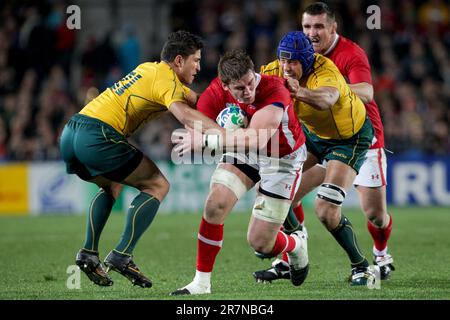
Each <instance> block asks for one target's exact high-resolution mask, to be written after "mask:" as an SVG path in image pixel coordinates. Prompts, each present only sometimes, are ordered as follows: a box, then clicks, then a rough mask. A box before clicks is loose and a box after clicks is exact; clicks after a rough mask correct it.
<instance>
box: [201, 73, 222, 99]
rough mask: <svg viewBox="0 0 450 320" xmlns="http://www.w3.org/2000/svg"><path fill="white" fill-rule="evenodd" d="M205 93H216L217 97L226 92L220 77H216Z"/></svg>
mask: <svg viewBox="0 0 450 320" xmlns="http://www.w3.org/2000/svg"><path fill="white" fill-rule="evenodd" d="M205 92H214V94H216V95H221V94H222V93H224V92H225V90H224V89H223V87H222V83H221V82H220V79H219V77H215V78H214V79H213V80H212V81H211V82H210V83H209V86H208V87H207V88H206V89H205Z"/></svg>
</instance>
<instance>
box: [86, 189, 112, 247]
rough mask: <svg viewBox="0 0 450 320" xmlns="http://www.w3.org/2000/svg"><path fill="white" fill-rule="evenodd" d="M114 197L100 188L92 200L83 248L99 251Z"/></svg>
mask: <svg viewBox="0 0 450 320" xmlns="http://www.w3.org/2000/svg"><path fill="white" fill-rule="evenodd" d="M114 201H115V199H114V197H113V196H112V195H110V194H108V193H106V192H105V190H103V189H100V190H99V191H98V192H97V194H96V195H95V197H94V199H92V201H91V205H90V206H89V212H88V219H87V226H86V240H85V242H84V246H83V248H85V249H87V250H90V251H98V241H99V239H100V234H101V233H102V231H103V228H104V227H105V224H106V221H107V220H108V217H109V215H110V213H111V209H112V207H113V205H114Z"/></svg>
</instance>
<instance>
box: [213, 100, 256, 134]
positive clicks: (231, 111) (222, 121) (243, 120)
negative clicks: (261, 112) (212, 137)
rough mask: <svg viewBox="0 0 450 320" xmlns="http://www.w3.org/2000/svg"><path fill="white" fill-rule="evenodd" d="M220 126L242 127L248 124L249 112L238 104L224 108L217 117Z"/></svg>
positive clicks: (229, 127)
mask: <svg viewBox="0 0 450 320" xmlns="http://www.w3.org/2000/svg"><path fill="white" fill-rule="evenodd" d="M216 122H217V123H218V124H219V126H221V127H223V128H225V129H231V130H234V129H240V128H245V127H247V125H248V119H247V114H246V113H245V111H244V110H242V109H241V108H239V107H238V106H231V107H227V108H225V109H223V110H222V111H221V112H220V113H219V115H218V116H217V118H216Z"/></svg>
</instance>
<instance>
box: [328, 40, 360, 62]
mask: <svg viewBox="0 0 450 320" xmlns="http://www.w3.org/2000/svg"><path fill="white" fill-rule="evenodd" d="M333 51H334V53H335V54H337V55H341V56H342V57H346V58H349V59H354V58H355V56H361V57H366V56H367V54H366V52H365V51H364V49H363V48H361V47H360V46H359V45H358V44H357V43H356V42H354V41H352V40H350V39H348V38H346V37H343V36H341V35H340V36H339V41H338V43H337V45H336V48H334V50H333Z"/></svg>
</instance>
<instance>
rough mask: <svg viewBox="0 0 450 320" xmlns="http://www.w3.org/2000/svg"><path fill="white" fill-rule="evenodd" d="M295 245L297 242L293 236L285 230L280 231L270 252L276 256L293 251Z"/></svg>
mask: <svg viewBox="0 0 450 320" xmlns="http://www.w3.org/2000/svg"><path fill="white" fill-rule="evenodd" d="M295 245H296V242H295V239H294V238H293V237H292V236H290V235H288V234H286V233H284V232H283V231H278V234H277V238H276V240H275V244H274V245H273V248H272V251H271V252H270V254H271V255H273V256H274V257H276V256H277V255H279V254H280V253H285V252H286V253H287V252H291V251H292V250H294V248H295Z"/></svg>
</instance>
